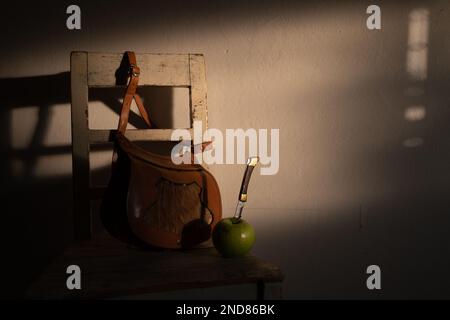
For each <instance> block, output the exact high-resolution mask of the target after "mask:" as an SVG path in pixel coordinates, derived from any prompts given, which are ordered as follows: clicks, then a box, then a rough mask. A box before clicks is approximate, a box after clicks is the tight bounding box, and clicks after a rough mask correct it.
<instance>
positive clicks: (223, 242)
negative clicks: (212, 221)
mask: <svg viewBox="0 0 450 320" xmlns="http://www.w3.org/2000/svg"><path fill="white" fill-rule="evenodd" d="M212 239H213V243H214V247H216V249H217V251H219V253H220V254H221V255H222V256H224V257H227V258H231V257H241V256H244V255H245V254H247V253H248V252H249V251H250V249H251V248H252V246H253V244H254V243H255V230H254V229H253V227H252V226H251V225H250V224H249V223H248V222H246V221H245V220H243V219H238V218H234V217H233V218H225V219H222V220H220V221H219V222H218V223H217V225H216V226H215V227H214V229H213V234H212Z"/></svg>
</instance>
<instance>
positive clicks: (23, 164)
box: [0, 68, 173, 298]
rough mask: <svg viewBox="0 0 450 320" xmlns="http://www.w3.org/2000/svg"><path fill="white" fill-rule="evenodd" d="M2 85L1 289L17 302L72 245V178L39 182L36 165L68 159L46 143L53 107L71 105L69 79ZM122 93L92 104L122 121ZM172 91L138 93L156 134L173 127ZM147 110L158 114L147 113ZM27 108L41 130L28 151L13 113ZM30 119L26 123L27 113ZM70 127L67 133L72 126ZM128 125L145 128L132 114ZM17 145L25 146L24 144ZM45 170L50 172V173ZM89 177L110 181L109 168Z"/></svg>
mask: <svg viewBox="0 0 450 320" xmlns="http://www.w3.org/2000/svg"><path fill="white" fill-rule="evenodd" d="M119 70H120V68H119ZM120 74H121V73H119V74H116V75H117V79H118V84H119V85H121V84H122V83H120V81H123V77H122V80H121V78H120ZM125 78H126V77H125ZM0 86H1V87H2V91H1V93H0V136H1V138H0V153H1V166H0V180H1V187H0V188H1V189H0V190H1V194H2V198H3V201H2V207H3V210H2V213H3V218H4V220H3V221H2V225H3V226H5V227H4V228H3V233H2V236H3V238H4V241H2V248H3V250H2V252H3V259H2V269H4V271H3V272H5V273H4V274H7V275H8V277H5V279H4V280H3V283H2V287H3V290H2V293H1V297H5V298H20V297H23V294H24V291H25V289H26V287H27V286H28V284H29V283H30V281H32V280H33V279H34V278H35V277H36V276H37V275H38V274H39V273H40V272H41V271H42V269H43V268H44V267H45V266H46V265H47V264H48V263H49V261H50V260H51V259H52V258H53V257H54V256H55V255H56V254H58V253H60V252H61V251H62V250H63V249H64V248H65V247H66V246H67V245H68V244H70V242H71V241H73V199H72V175H71V173H70V171H69V170H67V171H69V172H68V173H67V174H55V175H40V174H39V172H38V171H37V167H38V166H42V165H43V163H44V166H45V161H43V160H44V159H46V158H48V157H54V156H64V155H67V156H69V157H70V156H71V154H72V149H71V144H67V145H57V146H48V145H46V144H45V138H46V136H47V134H48V130H49V127H50V125H51V122H52V117H53V111H54V108H68V107H69V108H70V106H67V105H68V104H70V72H62V73H57V74H51V75H42V76H31V77H20V78H2V79H0ZM124 90H125V87H124V86H118V87H111V88H91V89H90V90H89V100H90V101H100V102H101V103H103V104H104V105H106V106H107V107H108V108H110V109H111V110H112V111H114V112H115V113H116V114H119V112H120V108H121V101H120V99H121V98H122V95H123V93H124ZM172 90H173V89H172V88H171V87H140V88H139V89H138V92H139V94H140V95H141V97H142V99H143V101H144V105H146V108H147V109H148V112H149V115H150V117H151V119H152V121H153V122H154V123H155V124H156V126H158V127H159V128H171V127H172V123H173V120H172V119H173V116H172V109H173V98H172V95H173V92H172ZM147 105H151V106H158V107H157V108H156V107H153V108H148V107H147ZM25 108H36V109H37V117H36V124H35V125H34V130H33V134H32V136H31V138H30V139H29V140H28V142H27V143H26V146H24V147H23V146H21V147H18V146H17V143H14V141H16V140H17V135H18V134H19V136H21V135H22V134H21V133H24V132H25V129H29V128H25V125H24V127H22V128H21V127H18V125H17V123H20V121H21V120H26V119H20V115H21V114H22V113H20V112H19V113H16V114H15V115H14V113H15V112H16V110H20V109H25ZM26 114H27V116H28V115H29V114H30V113H28V112H27V113H26ZM13 117H15V119H14V124H13ZM69 121H70V120H69V119H68V122H67V123H65V124H63V125H62V126H70V122H69ZM26 123H29V121H27V122H26ZM26 123H25V124H26ZM129 123H130V124H131V125H133V126H134V127H136V128H138V129H141V128H146V124H145V122H144V121H143V120H142V118H141V117H140V116H138V115H137V114H135V113H131V114H130V118H129ZM27 132H28V130H27ZM20 141H21V142H23V139H22V138H21V137H20ZM15 144H16V145H15ZM21 145H23V143H21ZM108 148H109V149H111V148H112V146H111V145H109V146H101V145H100V146H96V145H93V146H92V147H91V150H92V151H96V150H104V149H108ZM66 161H67V160H66ZM66 165H67V164H66ZM46 169H48V170H46V171H48V172H51V170H52V168H46ZM91 175H92V176H93V177H96V176H103V177H108V176H109V167H106V168H99V169H95V170H93V172H91ZM94 180H95V179H94Z"/></svg>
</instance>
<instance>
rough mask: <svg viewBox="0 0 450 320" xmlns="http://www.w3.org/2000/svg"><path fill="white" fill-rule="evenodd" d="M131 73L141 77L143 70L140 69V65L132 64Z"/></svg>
mask: <svg viewBox="0 0 450 320" xmlns="http://www.w3.org/2000/svg"><path fill="white" fill-rule="evenodd" d="M129 72H130V75H131V76H133V77H139V75H140V74H141V70H140V69H139V67H138V66H137V65H135V64H132V63H131V64H130V71H129Z"/></svg>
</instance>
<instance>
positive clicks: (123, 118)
mask: <svg viewBox="0 0 450 320" xmlns="http://www.w3.org/2000/svg"><path fill="white" fill-rule="evenodd" d="M126 55H127V57H128V61H129V63H130V73H129V77H130V80H129V82H128V86H127V90H126V92H125V96H124V98H123V103H122V110H121V112H120V118H119V126H118V129H117V130H118V131H119V132H120V133H122V134H124V133H125V131H126V129H127V124H128V118H129V114H130V108H131V102H132V101H133V98H134V100H135V101H136V105H137V107H138V109H139V112H140V114H141V116H142V118H143V119H144V121H145V123H146V124H147V125H148V126H149V127H150V128H151V127H153V126H152V123H151V121H150V118H149V116H148V113H147V110H146V109H145V107H144V105H143V103H142V99H141V97H140V96H139V95H138V94H137V93H136V89H137V86H138V83H139V75H140V72H141V70H140V69H139V67H138V66H137V62H136V55H135V54H134V52H131V51H127V52H126Z"/></svg>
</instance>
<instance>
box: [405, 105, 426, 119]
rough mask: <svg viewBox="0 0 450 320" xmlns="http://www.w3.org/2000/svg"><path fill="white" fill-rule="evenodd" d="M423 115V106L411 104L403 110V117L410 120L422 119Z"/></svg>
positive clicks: (424, 111)
mask: <svg viewBox="0 0 450 320" xmlns="http://www.w3.org/2000/svg"><path fill="white" fill-rule="evenodd" d="M425 115H426V110H425V107H424V106H411V107H408V108H406V110H405V119H406V120H408V121H411V122H414V121H420V120H423V119H424V118H425Z"/></svg>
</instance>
